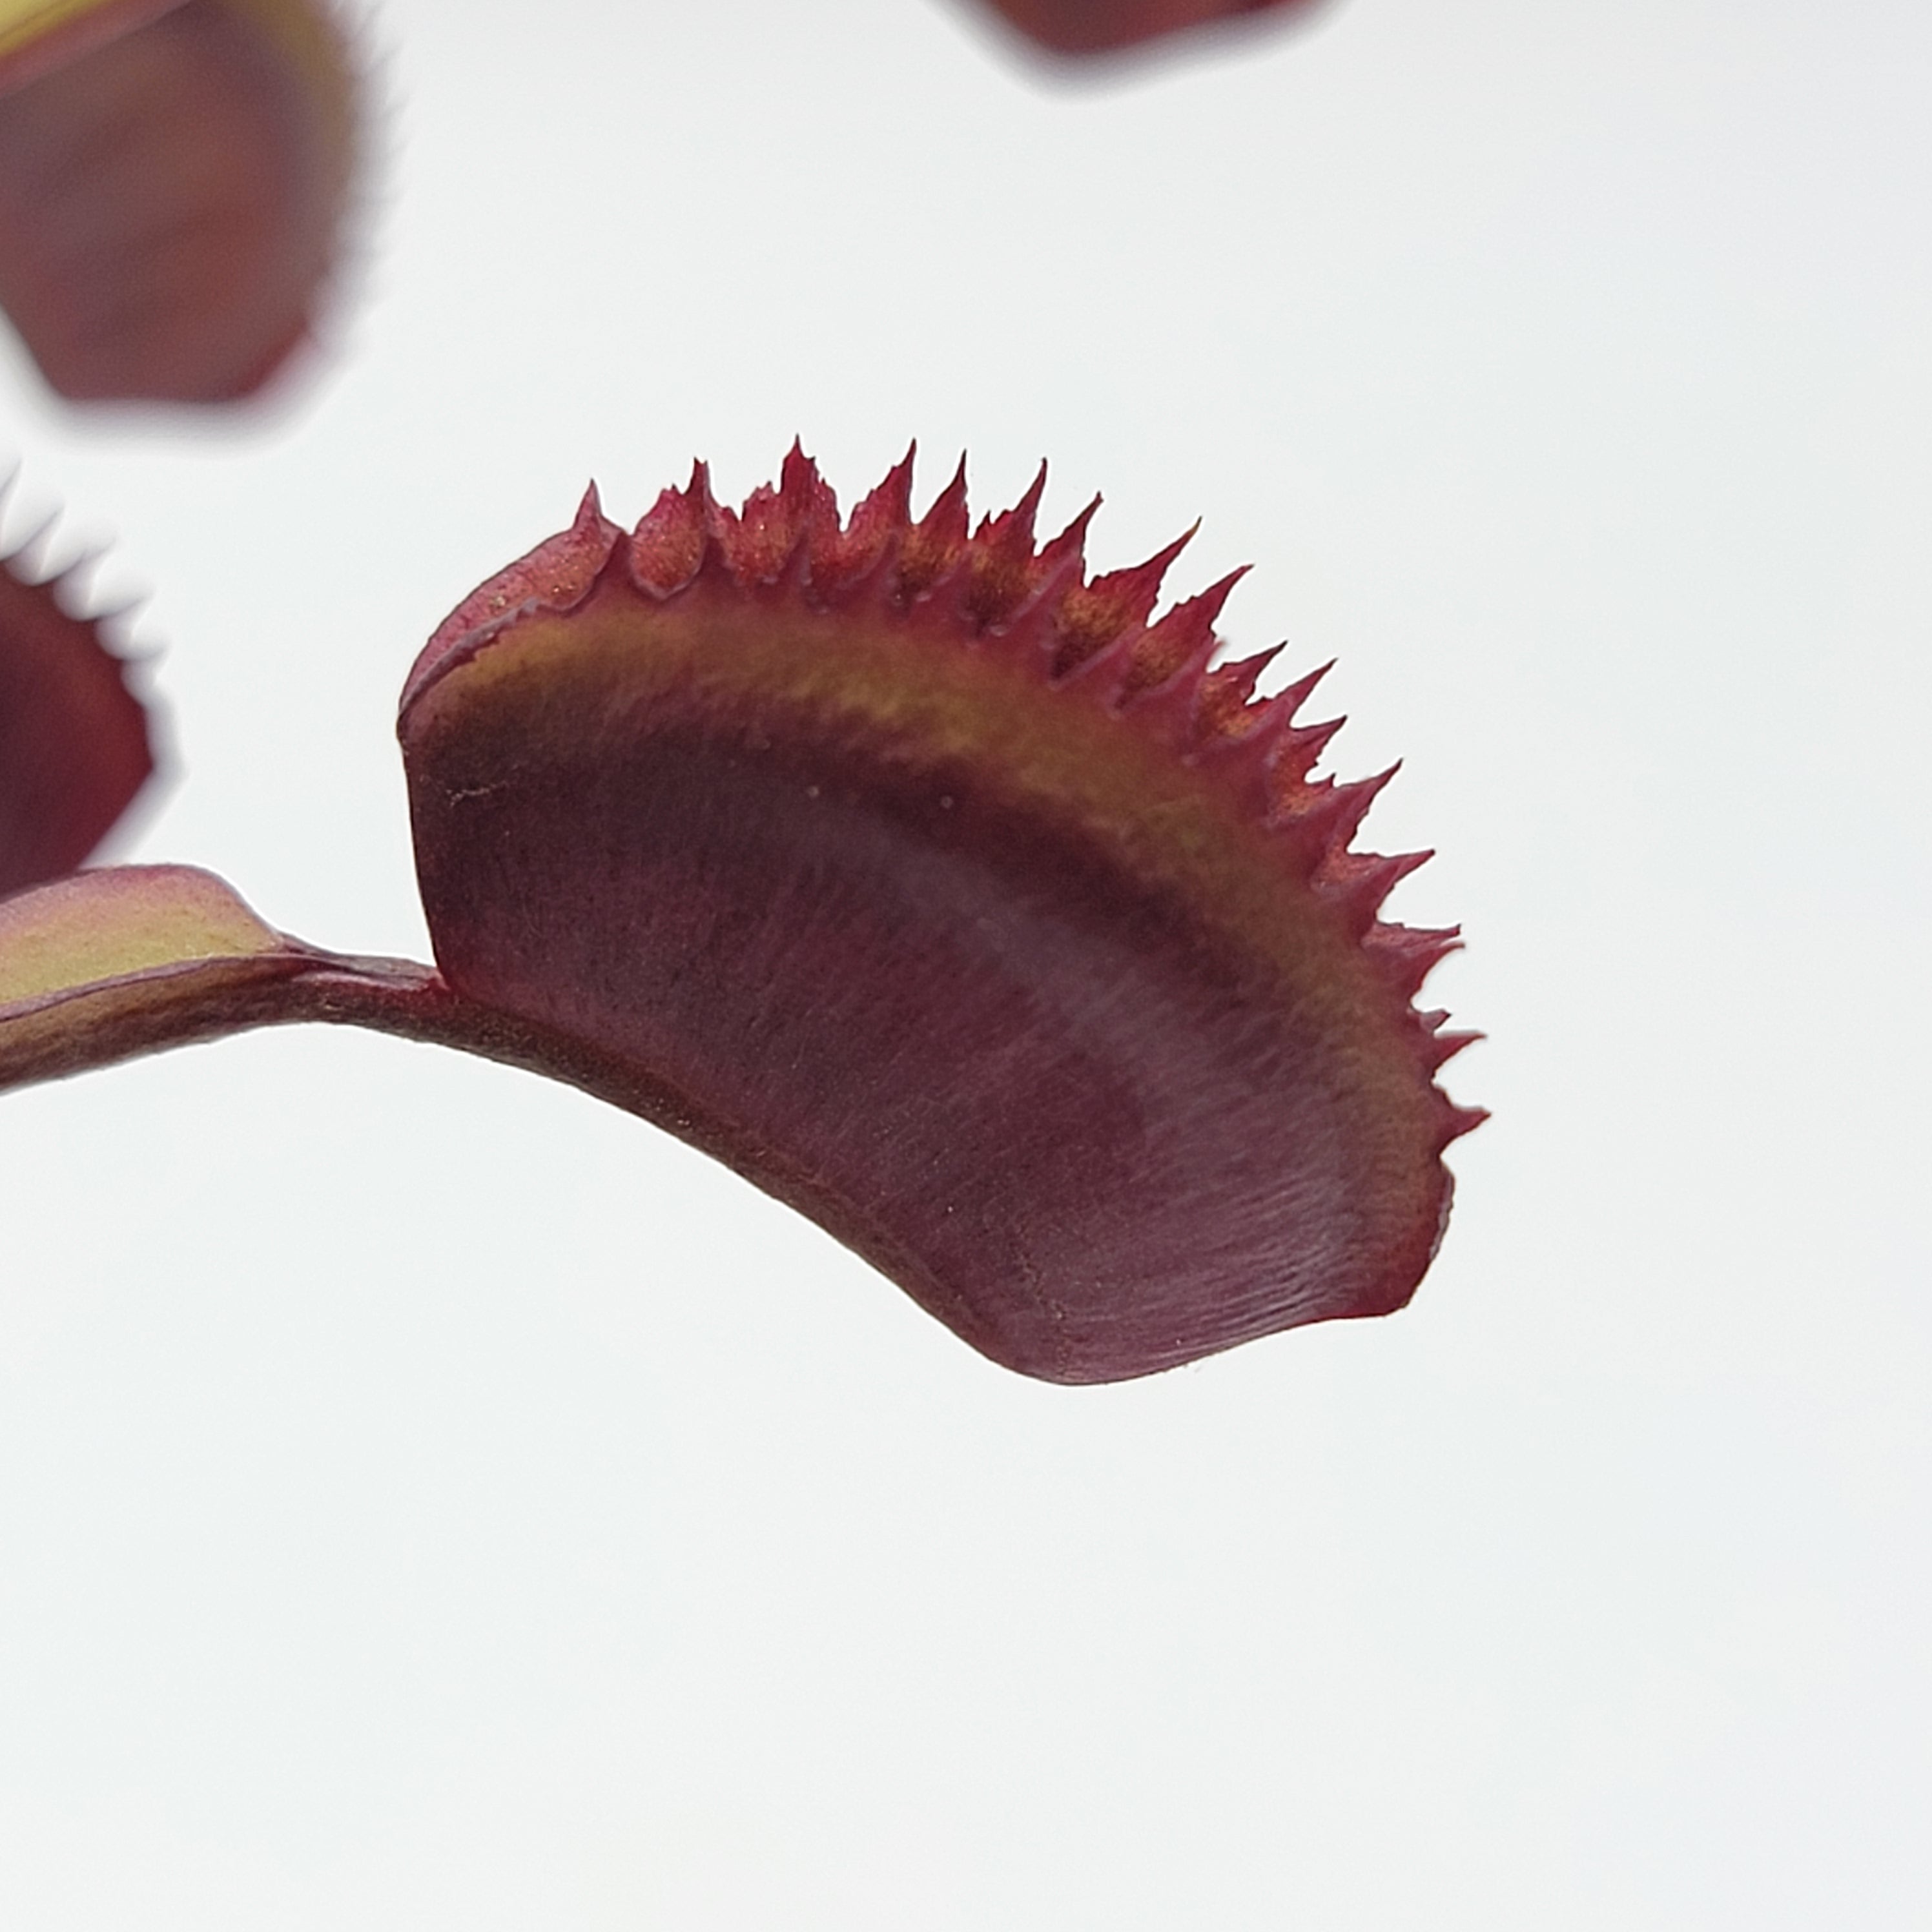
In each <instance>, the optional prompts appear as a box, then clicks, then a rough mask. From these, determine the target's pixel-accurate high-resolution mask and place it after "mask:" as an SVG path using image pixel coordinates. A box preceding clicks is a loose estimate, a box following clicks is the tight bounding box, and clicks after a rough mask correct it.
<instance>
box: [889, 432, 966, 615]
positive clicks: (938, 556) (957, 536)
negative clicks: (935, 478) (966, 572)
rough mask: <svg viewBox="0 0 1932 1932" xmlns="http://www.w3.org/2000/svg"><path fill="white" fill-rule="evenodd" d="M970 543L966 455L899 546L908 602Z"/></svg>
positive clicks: (903, 589)
mask: <svg viewBox="0 0 1932 1932" xmlns="http://www.w3.org/2000/svg"><path fill="white" fill-rule="evenodd" d="M966 543H967V521H966V459H965V457H964V456H962V457H961V458H960V459H959V468H958V469H956V470H955V471H954V472H953V481H951V482H950V483H949V484H947V486H946V487H945V488H944V490H941V492H940V493H939V494H938V496H937V497H935V499H934V500H933V504H932V508H930V509H929V510H928V511H926V514H925V515H924V516H923V517H921V518H920V519H919V521H918V522H917V523H914V524H913V526H911V527H910V529H908V530H907V532H906V535H905V540H904V542H903V543H902V544H901V545H900V547H899V571H898V576H899V583H898V589H899V595H900V597H901V599H903V601H905V602H907V603H908V604H909V603H910V602H911V601H913V598H916V597H921V596H923V595H925V594H926V592H928V591H929V590H930V589H932V587H933V586H935V584H936V583H938V581H939V580H940V579H941V577H944V575H945V574H947V571H949V570H950V569H951V568H952V567H953V565H954V563H956V562H957V561H958V560H959V556H960V555H961V553H962V552H963V551H964V550H965V547H966Z"/></svg>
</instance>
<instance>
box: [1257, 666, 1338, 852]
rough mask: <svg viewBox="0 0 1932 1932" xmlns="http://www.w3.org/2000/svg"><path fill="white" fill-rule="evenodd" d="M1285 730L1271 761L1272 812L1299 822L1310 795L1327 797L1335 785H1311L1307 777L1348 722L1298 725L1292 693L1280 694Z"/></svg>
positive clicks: (1275, 744)
mask: <svg viewBox="0 0 1932 1932" xmlns="http://www.w3.org/2000/svg"><path fill="white" fill-rule="evenodd" d="M1281 704H1282V714H1281V715H1282V728H1281V730H1280V732H1279V733H1277V735H1276V737H1275V740H1274V753H1273V755H1272V756H1271V758H1270V759H1269V760H1268V777H1269V782H1270V784H1271V787H1272V796H1273V810H1274V812H1275V813H1276V814H1277V815H1278V816H1280V817H1282V818H1283V819H1285V820H1286V819H1291V818H1296V817H1300V816H1301V815H1302V814H1304V812H1305V811H1307V809H1308V801H1309V799H1310V796H1311V794H1317V793H1319V794H1320V795H1322V796H1327V794H1328V793H1329V792H1330V791H1331V790H1333V786H1332V784H1328V783H1325V784H1321V785H1311V784H1310V783H1309V782H1308V774H1309V773H1310V772H1312V771H1313V769H1315V766H1316V761H1317V760H1319V758H1320V757H1321V756H1322V753H1323V752H1324V751H1326V750H1327V749H1328V745H1329V741H1330V740H1331V739H1333V738H1334V736H1335V734H1336V733H1337V732H1338V731H1339V730H1341V728H1342V727H1343V725H1344V724H1346V723H1347V722H1348V720H1347V719H1346V718H1325V719H1323V721H1322V722H1321V723H1320V724H1292V723H1290V722H1289V720H1290V719H1292V718H1293V717H1294V715H1295V697H1294V695H1293V694H1292V692H1289V691H1283V693H1282V694H1281Z"/></svg>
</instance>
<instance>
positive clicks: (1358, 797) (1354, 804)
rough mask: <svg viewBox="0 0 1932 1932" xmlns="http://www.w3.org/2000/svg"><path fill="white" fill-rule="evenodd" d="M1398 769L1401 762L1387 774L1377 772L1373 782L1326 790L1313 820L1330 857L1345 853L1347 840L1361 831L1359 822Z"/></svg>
mask: <svg viewBox="0 0 1932 1932" xmlns="http://www.w3.org/2000/svg"><path fill="white" fill-rule="evenodd" d="M1401 769H1402V761H1401V760H1400V759H1397V761H1396V762H1395V763H1394V764H1392V765H1391V766H1389V768H1388V770H1387V771H1385V772H1376V775H1375V776H1374V777H1373V778H1357V779H1355V780H1354V781H1352V782H1351V783H1349V784H1338V785H1331V786H1330V787H1329V788H1328V791H1327V793H1325V796H1323V798H1322V802H1321V803H1320V804H1319V805H1317V806H1316V808H1315V810H1314V813H1313V816H1314V817H1315V818H1316V820H1319V822H1320V823H1321V826H1322V835H1323V837H1324V838H1325V841H1326V842H1327V845H1328V850H1329V852H1330V853H1332V854H1340V853H1343V852H1344V851H1346V849H1347V847H1348V844H1349V840H1350V839H1352V838H1354V837H1355V834H1356V833H1357V832H1358V831H1360V830H1361V824H1362V820H1364V818H1366V817H1367V816H1368V813H1369V807H1370V805H1373V804H1374V803H1375V802H1376V799H1377V797H1378V796H1379V795H1380V793H1381V792H1382V787H1384V786H1385V785H1386V784H1388V781H1389V780H1390V779H1391V778H1394V776H1395V775H1396V773H1397V772H1399V771H1400V770H1401Z"/></svg>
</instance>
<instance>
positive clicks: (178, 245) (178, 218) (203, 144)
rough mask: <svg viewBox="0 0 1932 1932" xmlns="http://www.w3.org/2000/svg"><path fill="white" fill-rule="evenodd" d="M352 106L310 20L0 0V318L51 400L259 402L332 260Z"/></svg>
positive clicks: (339, 59) (292, 9) (213, 3)
mask: <svg viewBox="0 0 1932 1932" xmlns="http://www.w3.org/2000/svg"><path fill="white" fill-rule="evenodd" d="M357 98H358V90H357V88H356V83H355V80H354V77H353V71H352V69H351V68H350V63H349V61H348V58H347V54H346V52H345V49H344V42H343V39H342V37H341V34H340V32H339V31H338V28H337V27H336V26H335V22H334V20H333V17H332V15H331V14H330V13H329V11H328V10H327V8H326V5H324V4H323V0H175V4H172V5H155V4H152V0H92V4H89V3H88V0H0V306H4V307H5V309H6V311H7V314H8V315H9V316H10V317H11V318H12V320H13V325H14V326H15V328H17V329H18V330H19V331H20V335H21V337H22V338H23V340H24V341H25V342H26V345H27V347H28V349H29V350H31V352H32V354H33V356H34V360H35V361H36V362H37V363H38V364H39V365H40V370H41V371H42V373H43V374H44V375H45V377H46V380H47V381H48V382H49V383H50V384H51V385H52V386H53V387H54V388H55V389H57V390H58V391H59V392H60V393H61V394H62V395H65V396H68V397H71V398H76V399H78V400H89V399H92V400H108V399H117V398H118V399H148V400H154V401H170V402H188V403H208V402H220V401H229V400H231V399H233V398H238V397H242V396H245V395H249V394H251V392H254V390H256V389H259V388H260V386H261V385H262V384H263V383H265V382H266V380H268V379H269V377H271V376H272V374H274V373H275V371H277V370H278V368H281V366H282V365H283V364H284V362H286V361H287V359H288V358H289V356H290V354H291V353H292V352H293V350H296V347H298V346H299V344H301V343H302V341H304V340H305V338H306V337H307V335H308V330H309V326H310V323H311V319H312V317H313V315H314V309H315V306H316V304H317V300H318V298H319V295H320V291H321V290H322V287H323V284H324V281H325V279H326V275H327V273H328V271H329V267H330V265H331V263H332V260H334V257H335V252H336V248H337V245H338V230H339V229H340V227H341V221H342V217H343V211H344V206H345V203H346V201H347V195H348V191H349V187H350V178H351V175H352V173H353V165H354V158H355V152H356V115H357Z"/></svg>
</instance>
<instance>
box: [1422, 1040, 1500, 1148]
mask: <svg viewBox="0 0 1932 1932" xmlns="http://www.w3.org/2000/svg"><path fill="white" fill-rule="evenodd" d="M1482 1037H1483V1036H1482V1035H1481V1034H1479V1033H1476V1032H1474V1031H1465V1032H1458V1033H1442V1032H1437V1033H1434V1034H1431V1035H1430V1038H1429V1042H1428V1044H1427V1047H1426V1048H1425V1049H1424V1053H1423V1056H1422V1064H1424V1066H1425V1067H1427V1068H1428V1070H1430V1073H1440V1072H1441V1071H1442V1069H1443V1068H1444V1067H1446V1066H1447V1065H1448V1064H1449V1062H1450V1061H1452V1060H1454V1058H1455V1057H1456V1056H1457V1054H1459V1053H1460V1052H1462V1051H1463V1049H1464V1048H1465V1047H1466V1046H1475V1043H1477V1041H1478V1040H1481V1038H1482ZM1465 1111H1467V1110H1465ZM1474 1111H1475V1112H1478V1115H1481V1109H1475V1110H1474ZM1485 1118H1486V1117H1485ZM1470 1125H1471V1126H1472V1127H1473V1126H1474V1125H1475V1122H1474V1121H1472V1122H1471V1123H1470Z"/></svg>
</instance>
